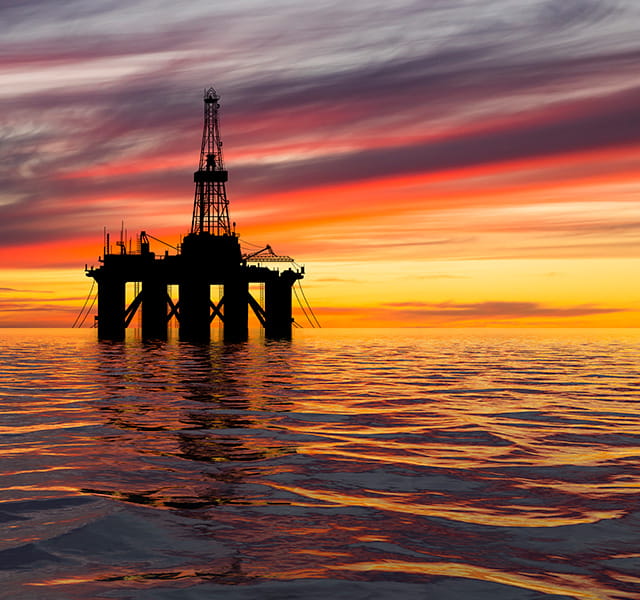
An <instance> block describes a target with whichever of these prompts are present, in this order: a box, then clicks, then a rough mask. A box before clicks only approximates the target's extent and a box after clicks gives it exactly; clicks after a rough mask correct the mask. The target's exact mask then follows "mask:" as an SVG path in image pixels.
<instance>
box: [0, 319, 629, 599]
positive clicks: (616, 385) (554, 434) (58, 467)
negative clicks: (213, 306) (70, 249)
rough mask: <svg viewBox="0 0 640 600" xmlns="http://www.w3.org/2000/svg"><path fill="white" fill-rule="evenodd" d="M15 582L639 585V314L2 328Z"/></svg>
mask: <svg viewBox="0 0 640 600" xmlns="http://www.w3.org/2000/svg"><path fill="white" fill-rule="evenodd" d="M0 364H1V367H0V455H1V461H0V530H1V531H2V538H1V546H0V597H1V598H7V599H10V600H23V599H29V600H32V599H43V600H86V599H91V600H93V599H106V598H109V599H135V600H164V599H166V600H210V599H217V598H223V599H241V600H249V599H261V600H262V599H298V598H299V599H305V600H316V599H318V600H320V599H323V600H324V599H335V600H342V599H344V600H365V599H387V598H389V599H391V600H405V599H406V600H413V599H416V600H417V599H420V600H476V599H479V600H484V599H486V600H490V599H491V600H543V599H545V600H547V599H548V600H560V599H578V600H614V599H615V600H617V599H629V598H640V330H638V329H636V330H634V329H628V330H625V329H616V330H613V329H573V330H566V329H540V330H534V329H520V330H516V329H409V328H407V329H300V330H295V331H294V337H293V339H292V340H291V341H268V340H264V339H263V338H261V337H260V335H259V333H256V332H252V336H251V337H250V339H249V341H248V342H246V343H241V344H225V343H223V342H222V341H221V340H220V339H218V338H217V337H216V336H214V339H212V341H211V342H210V343H207V344H201V345H193V344H188V343H183V342H180V341H178V340H177V339H175V338H174V337H173V336H172V337H170V339H169V340H168V341H166V342H145V341H142V340H140V338H139V336H138V335H137V333H136V331H134V330H132V331H131V332H129V337H128V338H127V339H126V340H125V341H124V342H120V343H114V342H99V341H98V340H97V339H96V332H95V330H93V329H68V330H64V329H3V330H0Z"/></svg>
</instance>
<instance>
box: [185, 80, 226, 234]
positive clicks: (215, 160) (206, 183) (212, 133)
mask: <svg viewBox="0 0 640 600" xmlns="http://www.w3.org/2000/svg"><path fill="white" fill-rule="evenodd" d="M219 100H220V96H219V95H218V93H217V92H216V91H215V90H214V89H213V88H212V87H210V88H209V89H208V90H205V92H204V129H203V131H202V146H201V149H200V165H199V167H198V170H197V171H196V172H195V173H194V174H193V180H194V182H195V184H196V191H195V198H194V200H193V217H192V219H191V233H195V234H199V233H209V234H212V235H223V234H226V235H231V226H230V223H229V201H228V200H227V189H226V182H227V179H228V174H227V171H226V170H225V168H224V161H223V158H222V140H221V138H220V123H219V120H218V110H219V109H220V102H219Z"/></svg>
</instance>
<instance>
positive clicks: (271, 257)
mask: <svg viewBox="0 0 640 600" xmlns="http://www.w3.org/2000/svg"><path fill="white" fill-rule="evenodd" d="M242 259H243V260H245V261H246V262H291V263H292V262H295V261H294V260H293V258H291V257H290V256H286V255H284V254H282V255H281V254H276V253H275V252H274V251H273V248H272V247H271V246H269V244H267V245H266V246H265V247H264V248H261V249H260V250H256V251H255V252H251V253H250V254H243V255H242Z"/></svg>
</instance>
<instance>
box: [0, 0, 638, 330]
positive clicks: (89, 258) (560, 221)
mask: <svg viewBox="0 0 640 600" xmlns="http://www.w3.org/2000/svg"><path fill="white" fill-rule="evenodd" d="M35 4H38V2H35ZM240 4H241V5H242V6H240V5H238V7H237V8H225V9H223V8H221V7H217V5H211V3H204V2H202V3H201V2H193V3H190V4H189V5H188V6H189V8H188V10H185V11H184V12H181V13H180V14H179V15H176V14H175V12H174V11H173V9H171V8H169V5H167V6H164V5H162V7H160V8H159V9H158V10H157V11H153V12H149V11H148V10H147V9H146V8H145V4H144V3H143V2H133V3H126V4H125V3H119V2H116V3H113V5H111V6H110V8H109V9H106V8H103V9H96V10H95V11H93V12H92V11H87V12H86V13H82V12H80V13H78V14H74V15H69V14H66V13H65V11H64V9H63V8H61V7H55V6H50V3H44V2H42V4H41V7H40V10H38V11H25V10H20V9H19V8H15V9H9V10H8V11H7V22H8V24H9V26H8V35H7V36H5V39H4V41H3V42H2V43H1V46H2V50H3V56H5V57H6V58H5V61H4V63H3V64H2V65H1V66H0V80H1V81H2V82H3V84H4V85H3V86H2V88H3V91H2V92H1V93H0V108H1V109H2V110H0V123H1V124H2V140H3V144H2V146H1V147H0V155H1V157H2V161H0V165H1V166H0V180H1V185H0V273H1V275H2V279H1V281H0V326H2V327H16V326H62V327H66V326H71V324H72V323H73V321H74V320H75V317H76V315H77V313H78V310H79V308H80V306H81V305H82V303H83V302H84V300H85V298H86V296H87V294H88V293H89V289H90V287H91V280H90V279H88V278H86V277H85V276H84V272H83V270H84V265H85V264H89V265H97V264H98V263H97V258H98V255H100V254H101V253H102V232H103V228H104V227H107V228H108V229H109V230H111V232H112V235H113V236H114V237H117V235H118V232H119V230H120V228H121V223H122V222H123V221H124V224H125V227H126V229H127V232H128V234H129V236H135V235H136V234H137V232H139V231H140V230H146V231H148V232H150V233H152V234H153V235H154V236H156V237H159V238H161V239H163V240H166V241H167V242H169V243H171V244H176V243H177V242H178V241H179V239H180V236H181V235H184V234H186V233H187V232H188V228H189V224H190V220H191V210H192V202H193V184H192V172H193V171H194V170H195V169H196V168H197V162H198V153H199V147H200V136H201V131H202V89H203V88H205V87H207V86H209V85H211V84H213V85H215V87H216V89H217V90H218V91H219V93H220V94H221V96H222V135H223V139H224V144H225V146H224V148H225V159H226V163H227V167H228V169H229V177H230V180H229V184H228V188H227V190H228V195H229V200H230V213H231V219H232V220H234V221H236V222H237V229H238V231H239V233H240V236H241V240H243V241H246V242H247V244H254V245H256V246H264V245H265V244H267V243H269V244H271V245H272V246H273V248H274V249H275V250H276V251H277V252H279V253H281V254H288V255H291V256H294V257H295V259H296V261H298V262H299V263H300V264H304V265H305V266H306V273H307V276H306V278H305V279H304V281H303V287H304V290H305V292H306V294H307V297H308V298H309V301H310V302H311V304H312V306H313V308H314V310H315V312H316V314H317V316H318V318H319V319H320V321H321V323H322V324H323V326H327V327H331V326H365V327H366V326H438V327H440V326H474V327H475V326H498V327H502V326H544V327H555V326H559V327H585V326H586V327H592V326H595V327H609V326H614V327H637V326H639V325H640V284H638V283H637V281H638V278H637V276H636V274H637V273H638V267H639V266H640V264H639V263H640V244H639V243H638V242H639V241H640V235H639V232H640V203H639V202H638V200H639V199H640V177H639V176H638V164H640V127H639V126H638V124H639V122H640V120H639V116H638V106H640V92H639V90H640V85H639V84H640V76H639V75H638V74H637V69H636V65H637V59H638V55H640V45H639V43H638V41H637V39H636V38H637V35H636V32H635V31H634V27H633V26H632V24H633V23H634V22H635V23H637V22H638V20H637V19H638V17H640V12H639V10H640V9H638V7H637V6H636V5H635V4H634V3H633V2H631V1H623V2H620V3H618V7H617V10H616V11H611V12H610V13H609V14H608V15H602V14H601V13H597V12H596V11H590V10H584V11H582V12H579V11H576V12H572V10H570V7H569V4H567V5H566V6H565V5H563V6H565V7H564V8H562V7H558V8H557V9H555V10H556V14H554V15H549V14H547V13H546V12H545V10H548V6H549V5H548V3H543V2H533V3H527V7H526V9H525V8H523V6H522V5H521V3H519V2H518V1H516V0H501V1H500V2H498V3H496V4H501V5H503V6H502V9H501V12H500V15H501V16H500V18H499V19H498V18H497V15H496V9H497V7H496V6H494V7H493V8H494V9H493V10H491V9H490V8H488V7H480V5H479V6H477V7H474V8H473V10H471V7H467V6H466V5H465V3H451V4H450V5H449V6H447V7H445V6H435V5H434V6H427V7H422V6H421V5H420V6H419V5H404V4H403V5H397V6H395V5H394V6H389V3H386V4H384V3H379V4H378V3H374V4H376V12H375V14H374V13H373V12H371V13H366V14H364V13H357V11H355V8H349V7H348V6H345V7H341V8H336V6H335V5H333V4H329V3H324V2H320V3H319V4H317V5H314V10H311V9H310V8H309V7H305V6H302V5H301V6H299V7H295V6H292V5H290V4H288V3H280V2H275V4H273V6H272V7H271V8H272V11H273V12H272V14H271V15H267V14H266V13H264V11H259V10H257V11H255V12H252V11H251V10H250V9H251V8H252V7H258V6H262V5H260V4H259V3H258V2H255V1H251V0H245V1H243V2H241V3H240ZM436 4H437V3H436ZM483 6H484V5H483ZM545 7H547V8H545ZM336 11H337V12H338V13H339V14H336ZM248 15H249V16H248ZM357 15H359V16H358V18H356V16H357ZM551 17H553V18H551ZM634 19H635V21H634ZM603 20H604V22H603ZM204 22H207V23H211V28H213V29H215V30H216V32H217V33H218V34H219V35H218V36H216V35H213V36H212V35H211V30H209V29H208V28H207V27H203V26H202V24H203V23H204ZM292 24H295V27H292ZM27 32H28V33H27ZM247 247H249V246H247ZM152 249H153V250H156V251H158V252H161V251H164V248H163V247H161V246H159V245H155V246H154V245H152ZM298 320H300V321H301V323H302V324H305V320H304V318H303V316H302V315H301V314H298ZM90 322H91V319H88V320H87V322H86V323H87V324H89V323H90Z"/></svg>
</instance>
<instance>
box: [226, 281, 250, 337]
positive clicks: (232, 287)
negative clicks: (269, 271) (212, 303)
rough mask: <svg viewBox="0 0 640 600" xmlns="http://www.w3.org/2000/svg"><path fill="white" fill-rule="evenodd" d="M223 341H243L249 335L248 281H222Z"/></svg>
mask: <svg viewBox="0 0 640 600" xmlns="http://www.w3.org/2000/svg"><path fill="white" fill-rule="evenodd" d="M223 311H224V312H223V314H224V341H225V342H243V341H245V340H246V339H247V338H248V337H249V281H248V280H247V279H243V278H232V279H228V280H227V281H225V282H224V306H223Z"/></svg>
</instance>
